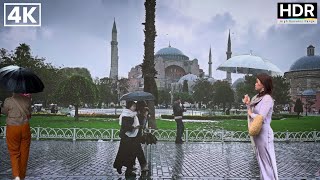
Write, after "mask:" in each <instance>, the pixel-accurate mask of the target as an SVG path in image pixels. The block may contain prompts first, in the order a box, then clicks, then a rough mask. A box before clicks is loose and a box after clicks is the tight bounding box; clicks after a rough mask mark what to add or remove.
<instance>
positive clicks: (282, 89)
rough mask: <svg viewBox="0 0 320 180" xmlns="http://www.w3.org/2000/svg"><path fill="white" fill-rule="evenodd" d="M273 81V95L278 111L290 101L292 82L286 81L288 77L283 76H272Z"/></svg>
mask: <svg viewBox="0 0 320 180" xmlns="http://www.w3.org/2000/svg"><path fill="white" fill-rule="evenodd" d="M272 82H273V91H272V97H273V99H274V100H275V104H274V107H275V111H276V112H278V111H279V110H281V109H282V107H283V105H285V104H288V103H289V102H290V96H289V90H290V84H289V83H288V82H286V79H285V78H284V77H283V76H276V77H272Z"/></svg>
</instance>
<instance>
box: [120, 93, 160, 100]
mask: <svg viewBox="0 0 320 180" xmlns="http://www.w3.org/2000/svg"><path fill="white" fill-rule="evenodd" d="M121 100H125V101H148V100H151V101H152V100H154V96H153V95H152V94H151V93H148V92H144V91H136V92H131V93H127V94H124V95H123V96H122V97H121V98H120V101H121Z"/></svg>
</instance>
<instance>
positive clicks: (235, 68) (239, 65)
mask: <svg viewBox="0 0 320 180" xmlns="http://www.w3.org/2000/svg"><path fill="white" fill-rule="evenodd" d="M217 69H218V70H222V71H227V72H231V73H240V74H259V73H267V74H269V75H279V74H283V73H282V72H281V70H280V69H279V68H278V67H276V66H275V65H274V64H272V63H271V62H270V61H267V60H264V59H262V58H261V57H259V56H255V55H251V54H250V55H239V56H234V57H232V58H230V59H228V60H227V61H225V62H224V63H222V64H221V65H220V66H219V67H218V68H217Z"/></svg>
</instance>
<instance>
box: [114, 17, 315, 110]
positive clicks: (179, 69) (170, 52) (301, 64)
mask: <svg viewBox="0 0 320 180" xmlns="http://www.w3.org/2000/svg"><path fill="white" fill-rule="evenodd" d="M226 55H227V57H226V59H227V60H228V59H229V58H231V55H232V51H231V38H230V32H229V35H228V41H227V51H226ZM118 61H119V58H118V42H117V29H116V23H115V21H114V23H113V27H112V41H111V69H110V78H118ZM154 61H155V69H156V71H157V72H158V74H157V78H156V83H157V87H158V89H159V90H164V89H167V90H169V91H173V92H179V91H181V90H182V86H183V83H184V81H187V82H188V86H189V91H192V88H193V85H194V84H195V82H196V80H197V79H199V78H206V79H207V80H208V81H209V82H211V83H214V82H215V81H216V79H214V78H213V77H212V56H211V48H210V49H209V52H208V74H207V75H205V73H204V71H203V69H201V68H200V66H199V64H198V62H199V60H198V59H190V58H189V57H188V56H187V55H186V54H184V53H183V52H182V51H181V50H179V49H178V48H175V47H172V46H171V45H170V43H169V45H168V47H164V48H162V49H160V50H158V51H157V52H156V53H155V60H154ZM284 77H285V78H286V79H287V81H288V82H289V83H290V96H291V100H292V101H293V102H294V101H295V100H296V99H297V98H300V99H302V101H303V103H306V102H307V101H310V100H312V101H314V102H315V103H314V104H313V105H312V106H311V107H309V108H308V110H307V111H309V112H318V113H320V56H319V55H315V47H313V46H312V45H310V46H309V47H308V48H307V54H306V56H303V57H301V58H299V59H298V60H296V61H295V62H294V63H293V64H292V65H291V67H290V69H289V71H288V72H285V73H284ZM128 79H129V89H128V90H129V92H132V91H138V90H142V91H143V86H144V84H143V78H142V70H141V67H140V64H138V65H136V66H135V67H132V68H131V70H130V72H129V73H128ZM223 80H224V81H228V82H229V83H230V85H231V83H232V79H231V73H230V72H226V78H225V79H223ZM242 81H243V78H239V79H238V80H236V81H235V82H234V83H233V84H232V87H235V86H236V84H237V83H239V82H242ZM291 109H292V111H293V107H292V108H291Z"/></svg>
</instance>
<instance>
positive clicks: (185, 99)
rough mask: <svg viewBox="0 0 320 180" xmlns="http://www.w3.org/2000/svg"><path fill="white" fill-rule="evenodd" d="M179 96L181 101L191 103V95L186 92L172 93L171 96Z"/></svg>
mask: <svg viewBox="0 0 320 180" xmlns="http://www.w3.org/2000/svg"><path fill="white" fill-rule="evenodd" d="M176 97H180V98H181V101H182V102H188V103H193V102H194V100H193V97H192V95H191V94H189V93H187V92H180V93H174V94H173V98H176Z"/></svg>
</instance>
